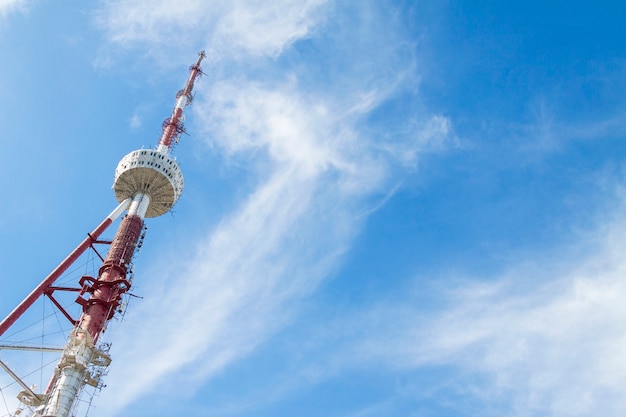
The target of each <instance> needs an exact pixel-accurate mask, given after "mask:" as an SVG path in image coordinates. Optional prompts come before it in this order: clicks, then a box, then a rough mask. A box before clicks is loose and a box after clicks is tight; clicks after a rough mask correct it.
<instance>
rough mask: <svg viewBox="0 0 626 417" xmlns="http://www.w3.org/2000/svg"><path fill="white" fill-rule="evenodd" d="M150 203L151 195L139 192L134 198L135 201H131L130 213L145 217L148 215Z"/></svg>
mask: <svg viewBox="0 0 626 417" xmlns="http://www.w3.org/2000/svg"><path fill="white" fill-rule="evenodd" d="M149 205H150V196H148V195H146V194H137V195H135V197H134V198H133V201H132V202H131V203H130V207H129V208H128V214H130V215H136V216H139V217H140V218H142V219H143V218H144V217H145V216H146V212H147V211H148V206H149Z"/></svg>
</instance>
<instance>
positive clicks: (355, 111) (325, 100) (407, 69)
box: [99, 1, 454, 414]
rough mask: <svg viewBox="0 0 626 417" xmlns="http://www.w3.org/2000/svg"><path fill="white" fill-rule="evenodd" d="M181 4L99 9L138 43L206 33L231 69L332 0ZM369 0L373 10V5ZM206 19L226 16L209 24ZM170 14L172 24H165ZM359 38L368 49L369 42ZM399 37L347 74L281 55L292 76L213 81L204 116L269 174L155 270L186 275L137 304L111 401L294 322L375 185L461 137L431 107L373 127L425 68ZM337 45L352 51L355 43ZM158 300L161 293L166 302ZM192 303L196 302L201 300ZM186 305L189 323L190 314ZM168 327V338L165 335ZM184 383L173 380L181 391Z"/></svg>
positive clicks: (236, 151) (230, 356) (222, 360)
mask: <svg viewBox="0 0 626 417" xmlns="http://www.w3.org/2000/svg"><path fill="white" fill-rule="evenodd" d="M169 4H170V3H167V5H166V3H165V2H162V3H158V4H156V5H153V3H152V2H150V3H148V2H133V3H127V2H124V3H123V2H110V3H108V5H107V8H106V9H104V10H103V11H101V13H100V14H99V19H100V20H99V24H100V25H101V27H104V28H105V32H106V33H107V35H108V36H109V39H110V41H111V42H112V43H116V44H124V45H126V46H127V47H130V48H134V47H137V46H138V45H146V46H147V47H149V48H153V47H155V46H158V45H159V44H162V43H168V42H173V41H174V40H173V39H176V37H191V36H192V34H193V35H194V36H196V37H200V38H202V39H207V40H208V41H207V46H206V49H207V52H208V53H209V58H213V60H212V61H211V60H210V61H209V62H211V65H213V66H214V68H217V69H218V70H217V71H215V73H217V74H220V73H222V72H223V71H219V68H220V67H219V65H220V64H219V61H220V57H223V56H224V55H229V56H233V55H234V56H235V58H237V59H238V60H245V59H250V60H251V61H254V62H258V61H259V60H262V59H270V60H272V59H276V58H277V57H278V56H281V54H286V53H288V52H289V51H290V50H291V48H293V45H294V43H295V42H296V41H297V40H301V39H303V38H306V37H314V36H315V33H316V30H318V29H319V26H316V24H318V25H319V24H320V22H327V21H328V20H330V19H331V16H330V15H324V14H323V13H322V11H323V9H324V8H323V7H322V6H324V5H325V4H324V2H321V1H310V2H304V3H302V2H280V5H281V6H284V7H279V6H278V5H276V4H275V3H272V4H270V3H267V2H255V1H248V2H244V1H239V2H234V3H232V4H230V3H229V4H226V3H217V4H215V5H212V6H211V7H207V6H205V5H204V4H203V3H201V2H187V3H186V4H185V5H184V6H183V7H182V8H179V9H178V10H177V11H176V13H174V14H173V15H168V14H167V13H166V12H165V9H166V8H168V7H173V6H168V5H169ZM367 9H368V10H367V13H366V14H367V15H368V18H369V19H371V18H372V16H371V13H372V9H371V8H370V7H369V6H368V7H367ZM144 11H145V13H143V12H144ZM128 16H139V17H138V18H137V19H129V18H128ZM200 20H202V21H210V22H212V23H213V24H212V25H211V24H207V25H198V21H200ZM344 23H345V22H344ZM379 24H380V22H379ZM157 26H161V27H164V28H165V30H164V31H163V32H158V31H153V30H152V29H151V28H155V27H157ZM393 27H394V26H393V25H391V24H390V25H389V27H388V29H389V30H388V31H372V32H371V33H368V35H369V38H368V37H367V36H364V35H365V34H366V33H365V32H364V31H363V28H361V29H360V33H359V39H360V42H362V45H361V47H363V45H370V44H372V43H374V44H375V43H378V42H383V41H381V40H380V39H378V38H377V37H378V36H389V35H390V34H393V35H395V36H399V35H397V34H395V33H394V30H393ZM251 28H252V29H251ZM169 33H173V34H174V35H173V36H174V38H168V34H169ZM336 41H337V39H335V42H336ZM350 41H351V42H353V41H354V39H350ZM383 43H386V42H383ZM326 46H327V48H331V49H332V48H333V47H337V45H336V44H335V45H333V44H332V43H331V44H329V45H326ZM351 47H353V48H355V49H356V51H357V52H358V51H359V44H355V43H352V44H351ZM393 49H394V48H379V49H376V50H377V51H378V52H377V53H372V54H371V55H370V56H369V57H368V58H367V59H369V60H370V61H371V62H369V65H365V66H355V68H354V71H353V72H351V71H350V70H347V71H344V73H343V75H341V76H340V77H339V76H337V75H336V74H335V75H334V76H332V77H329V78H327V79H325V82H324V83H323V84H320V85H317V84H316V83H315V77H312V76H311V72H314V71H316V70H315V68H310V69H309V68H307V67H306V66H304V67H302V66H298V65H296V66H295V67H291V68H277V67H271V71H274V72H275V71H282V72H284V73H285V74H289V75H288V76H286V77H285V80H280V81H268V78H269V79H270V80H271V79H273V78H275V77H272V76H269V77H267V78H266V77H264V75H265V74H263V73H255V74H246V73H245V72H239V73H238V75H237V76H222V77H221V78H219V79H214V80H213V81H212V83H211V86H209V87H207V86H204V85H201V86H199V88H200V89H204V90H205V91H202V92H201V94H199V99H198V101H197V102H196V103H195V105H194V114H193V116H194V119H195V120H196V122H195V123H197V124H198V125H199V126H201V127H200V129H203V130H204V132H205V139H206V142H207V144H208V145H210V146H211V148H212V149H214V150H216V151H217V152H220V153H222V154H223V155H224V156H227V157H228V158H233V159H235V158H244V160H246V161H251V162H252V163H251V164H250V165H251V167H250V171H249V173H250V175H254V176H255V177H257V178H258V179H259V180H258V183H257V184H256V188H254V189H253V190H251V191H250V193H249V195H248V196H247V197H246V198H244V199H243V201H242V203H241V205H240V206H239V207H236V208H235V210H233V212H231V213H228V214H225V215H224V219H223V221H222V222H221V224H220V225H219V226H217V227H216V229H215V230H213V231H212V232H210V233H209V232H208V231H207V235H206V236H205V237H203V238H200V239H199V240H198V241H196V242H193V243H190V244H188V246H187V247H186V248H183V249H181V250H185V252H187V253H189V252H191V253H195V255H193V256H191V257H189V256H186V257H185V258H184V261H178V262H177V263H175V264H172V265H170V266H169V267H168V268H165V269H161V270H159V273H158V274H157V273H156V271H153V272H155V273H150V272H148V275H151V276H155V277H157V278H155V279H156V280H157V281H159V282H160V281H161V280H163V282H164V281H169V280H175V281H176V282H177V285H176V286H175V287H174V288H173V289H172V288H170V290H168V292H167V293H159V294H156V293H154V294H150V295H147V297H146V301H144V302H143V303H142V304H141V307H139V311H136V312H135V313H134V315H133V316H134V317H141V318H142V322H141V323H138V322H135V321H133V320H134V319H133V318H130V319H128V322H127V323H126V324H125V326H124V328H123V329H119V330H115V331H116V332H117V331H119V332H125V331H128V332H131V333H132V337H120V338H117V340H120V341H119V342H116V350H117V351H118V352H119V353H116V368H115V369H113V370H112V371H111V374H110V376H109V379H111V381H112V382H111V384H110V386H111V388H108V389H107V390H106V391H105V392H104V393H103V396H106V397H110V398H115V399H116V401H115V402H113V401H106V400H104V401H102V402H103V403H104V404H105V406H104V407H106V412H107V413H110V414H114V413H115V412H119V411H121V410H122V409H123V407H124V406H126V405H128V404H130V403H132V402H133V401H134V400H135V399H137V398H138V397H140V396H141V395H144V394H146V393H148V390H150V389H155V388H154V387H155V386H158V384H154V382H155V381H157V380H162V377H163V376H164V375H166V374H167V375H169V378H168V379H169V380H177V379H179V377H178V375H182V372H184V375H185V378H189V375H190V374H191V375H193V377H194V378H195V379H197V380H199V381H202V380H205V379H206V378H210V377H211V376H213V375H215V373H216V372H218V371H220V370H222V369H224V367H226V366H228V365H229V364H231V363H233V362H234V361H236V360H237V359H240V358H242V357H244V356H245V355H247V354H249V353H250V352H252V351H253V350H254V349H255V348H256V347H257V346H259V345H260V344H262V343H263V342H264V341H266V340H267V339H268V338H269V337H270V336H271V335H272V334H274V333H276V332H277V331H278V330H280V329H281V328H283V327H284V326H285V325H287V324H289V323H290V322H291V321H292V320H294V319H295V317H296V316H297V312H298V300H301V299H302V297H304V296H306V295H307V294H311V292H312V291H314V290H315V289H316V287H317V286H318V285H319V283H320V282H321V281H323V280H324V279H325V278H326V277H328V276H329V274H330V273H331V272H333V271H334V270H335V269H336V268H337V267H338V265H339V263H340V261H341V259H342V254H344V253H345V251H346V250H347V249H348V248H349V247H350V243H351V240H352V238H353V237H354V235H355V234H356V233H357V232H358V230H359V228H360V226H361V224H362V221H363V219H364V216H363V213H367V212H368V211H371V205H372V202H371V199H372V196H373V195H385V194H388V193H389V192H390V191H391V190H393V189H394V187H395V186H396V185H397V182H398V180H399V179H398V178H397V175H398V172H397V169H396V166H402V167H410V168H412V167H413V166H414V164H415V162H416V161H417V160H418V158H419V157H420V155H421V153H422V152H427V151H432V150H433V149H435V150H443V149H446V147H447V145H446V144H448V143H450V144H453V143H454V134H453V130H452V126H451V122H450V121H449V120H448V119H447V118H445V117H444V116H441V115H428V113H427V112H423V113H420V114H419V115H416V114H413V113H411V114H410V115H407V120H404V121H402V123H403V124H406V125H407V126H410V127H411V128H410V129H409V128H407V132H406V134H404V135H398V136H397V137H394V138H391V139H392V140H388V139H390V138H385V137H384V136H379V135H378V134H379V133H380V132H379V131H377V130H376V129H375V128H373V127H371V126H368V124H367V122H368V121H367V118H368V117H369V115H370V114H371V113H372V112H374V111H377V110H378V109H379V108H380V107H381V106H382V105H383V104H384V103H385V102H386V101H387V100H388V99H390V97H393V95H394V94H395V93H396V92H397V91H399V90H401V89H402V88H403V86H404V83H405V82H409V83H412V82H413V81H414V79H413V77H412V76H411V75H410V73H411V72H412V70H414V60H413V57H411V56H409V57H408V58H407V59H406V60H405V61H403V62H399V60H398V59H397V58H398V57H397V56H396V59H395V62H394V64H395V69H394V71H393V73H394V74H395V75H390V71H389V69H388V68H387V66H386V65H380V64H383V63H385V62H388V58H389V56H388V55H386V54H389V53H397V52H398V51H394V50H393ZM227 52H233V53H232V54H227ZM326 52H327V53H328V51H326ZM335 53H336V54H337V55H336V56H337V58H338V59H339V57H340V56H341V55H342V54H343V55H346V52H345V51H343V50H338V51H336V52H335ZM325 58H326V59H327V58H328V56H326V57H325ZM342 59H345V60H346V61H349V60H350V57H349V56H348V57H345V56H344V57H343V58H342ZM301 80H303V81H301ZM207 90H210V91H207ZM364 98H365V99H364ZM202 126H204V127H202ZM181 271H183V272H182V273H181ZM155 284H157V285H155V286H154V288H159V285H158V282H157V283H155ZM151 300H158V306H156V305H155V301H151ZM188 306H194V308H193V310H192V312H191V313H190V312H189V308H188ZM159 311H168V314H167V315H164V314H159V313H158V312H159ZM155 312H157V314H155ZM182 316H186V320H185V321H184V322H181V320H179V319H178V318H179V317H182ZM155 332H156V333H157V335H155ZM155 337H156V339H158V340H161V341H162V343H160V344H159V345H158V346H155V345H154V343H153V341H154V340H155ZM179 372H181V374H178V373H179ZM180 378H182V377H180ZM185 378H182V379H185ZM113 380H114V382H115V383H113ZM181 386H182V385H181ZM148 387H153V388H148ZM180 389H182V388H180ZM176 391H177V387H171V386H170V387H168V392H169V395H177V392H176ZM178 394H180V393H178ZM99 410H100V411H101V410H103V408H102V406H100V407H99Z"/></svg>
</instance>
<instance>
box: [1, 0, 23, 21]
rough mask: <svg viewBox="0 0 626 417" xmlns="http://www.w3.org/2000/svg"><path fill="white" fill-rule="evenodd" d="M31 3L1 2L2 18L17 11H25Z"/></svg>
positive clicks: (3, 0) (17, 1)
mask: <svg viewBox="0 0 626 417" xmlns="http://www.w3.org/2000/svg"><path fill="white" fill-rule="evenodd" d="M29 2H30V1H29V0H0V17H7V16H8V15H9V14H11V13H14V12H17V11H20V12H23V11H25V10H26V9H27V5H28V3H29Z"/></svg>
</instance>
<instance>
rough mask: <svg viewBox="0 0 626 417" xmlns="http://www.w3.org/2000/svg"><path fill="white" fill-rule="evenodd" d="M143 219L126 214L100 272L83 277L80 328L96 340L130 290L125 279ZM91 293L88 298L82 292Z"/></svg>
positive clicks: (80, 297) (80, 298) (80, 300)
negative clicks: (95, 276) (92, 275)
mask: <svg viewBox="0 0 626 417" xmlns="http://www.w3.org/2000/svg"><path fill="white" fill-rule="evenodd" d="M142 228H143V220H142V219H141V217H139V216H136V215H128V216H126V217H124V219H123V220H122V223H121V224H120V227H119V229H118V230H117V233H115V237H114V238H113V242H112V243H111V247H110V248H109V252H108V253H107V257H106V259H105V260H104V263H103V264H102V266H101V267H100V270H99V271H98V279H94V278H91V277H83V278H82V279H81V282H80V284H81V285H82V286H83V290H82V292H81V295H80V296H79V298H78V299H77V302H78V303H79V304H81V305H82V306H83V314H82V315H81V318H80V319H79V320H78V322H79V324H78V325H79V327H80V328H81V329H83V330H86V331H87V332H88V333H89V335H90V336H91V337H92V340H93V342H94V343H95V342H96V341H97V340H98V336H100V334H101V333H102V331H103V330H104V328H105V325H106V322H107V321H108V320H110V319H111V318H112V317H113V315H114V314H115V310H116V309H117V307H118V306H119V304H120V301H121V298H122V295H123V294H124V293H125V292H126V291H128V290H129V289H130V283H129V282H128V281H127V280H126V273H127V270H128V266H129V265H130V262H131V260H132V257H133V254H134V253H135V247H136V246H137V242H138V241H139V236H140V234H141V229H142ZM85 293H89V294H90V297H89V299H84V298H82V295H83V294H85Z"/></svg>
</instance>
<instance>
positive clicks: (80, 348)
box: [34, 328, 110, 417]
mask: <svg viewBox="0 0 626 417" xmlns="http://www.w3.org/2000/svg"><path fill="white" fill-rule="evenodd" d="M103 356H105V357H106V358H108V355H106V354H103V353H102V352H99V351H98V350H97V349H96V348H95V347H94V345H93V342H92V340H91V336H89V334H88V333H87V332H86V331H84V330H81V329H79V328H75V329H74V330H73V331H72V334H71V335H70V339H69V341H68V342H67V345H66V346H65V350H64V351H63V355H62V356H61V359H60V361H59V363H58V364H57V366H56V368H55V371H54V372H55V374H54V382H53V385H52V389H51V391H50V395H49V396H48V397H47V398H46V399H45V402H44V403H43V404H42V405H41V406H40V407H38V408H37V409H36V412H35V414H34V417H41V416H54V417H69V416H70V415H71V411H72V408H73V407H74V403H75V401H76V398H77V397H78V392H79V391H80V390H81V388H83V386H84V385H85V384H90V385H94V383H95V384H96V385H97V381H95V380H94V378H93V377H92V376H91V374H90V372H89V367H90V365H94V364H96V365H98V366H107V365H108V363H109V362H110V359H108V361H103V360H102V357H103Z"/></svg>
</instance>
